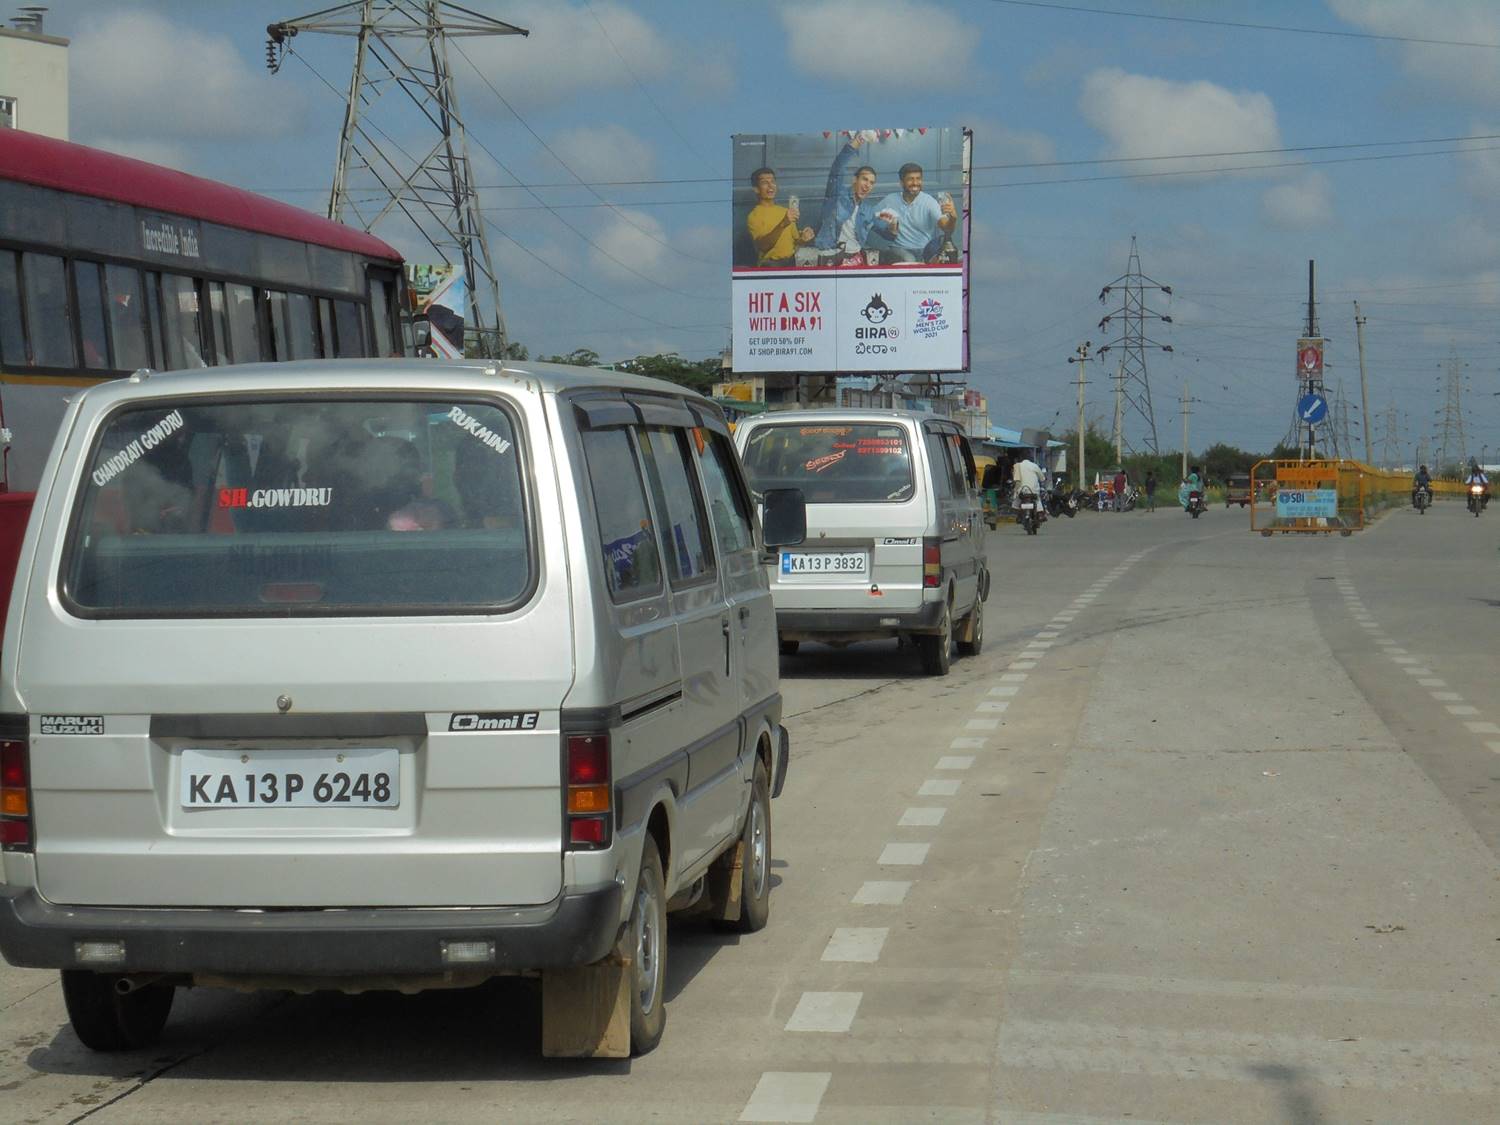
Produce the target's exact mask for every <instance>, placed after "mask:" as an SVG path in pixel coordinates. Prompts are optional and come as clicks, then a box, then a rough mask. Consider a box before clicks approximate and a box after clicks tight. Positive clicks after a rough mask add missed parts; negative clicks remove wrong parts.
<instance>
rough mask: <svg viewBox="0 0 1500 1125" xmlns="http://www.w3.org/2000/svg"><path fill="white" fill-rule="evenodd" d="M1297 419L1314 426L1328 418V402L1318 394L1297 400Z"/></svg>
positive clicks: (1307, 395)
mask: <svg viewBox="0 0 1500 1125" xmlns="http://www.w3.org/2000/svg"><path fill="white" fill-rule="evenodd" d="M1297 417H1299V418H1301V419H1302V420H1303V421H1304V422H1306V423H1307V424H1308V425H1310V426H1316V425H1317V424H1318V423H1319V422H1321V421H1323V419H1324V418H1327V417H1328V400H1327V399H1326V398H1324V397H1323V396H1322V395H1320V394H1306V395H1303V396H1302V397H1301V398H1299V399H1298V400H1297Z"/></svg>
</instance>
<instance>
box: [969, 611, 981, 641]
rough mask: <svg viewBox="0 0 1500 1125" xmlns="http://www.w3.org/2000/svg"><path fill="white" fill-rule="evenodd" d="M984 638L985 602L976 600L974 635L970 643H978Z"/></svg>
mask: <svg viewBox="0 0 1500 1125" xmlns="http://www.w3.org/2000/svg"><path fill="white" fill-rule="evenodd" d="M982 640H984V602H982V601H976V602H975V603H974V636H973V639H972V640H971V641H970V642H969V643H970V644H973V645H977V644H978V643H979V642H980V641H982Z"/></svg>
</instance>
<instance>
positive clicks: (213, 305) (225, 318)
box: [208, 281, 229, 367]
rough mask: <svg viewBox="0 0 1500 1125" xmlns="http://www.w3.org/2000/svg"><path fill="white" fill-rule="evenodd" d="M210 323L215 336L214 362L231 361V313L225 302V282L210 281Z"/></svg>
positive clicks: (223, 362)
mask: <svg viewBox="0 0 1500 1125" xmlns="http://www.w3.org/2000/svg"><path fill="white" fill-rule="evenodd" d="M208 324H209V328H210V329H212V331H213V336H214V363H216V364H218V365H219V366H221V367H222V366H223V365H224V364H226V363H228V362H229V313H228V310H227V309H226V308H225V302H224V283H223V282H222V281H210V282H209V283H208Z"/></svg>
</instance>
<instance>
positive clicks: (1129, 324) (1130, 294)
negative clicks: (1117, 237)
mask: <svg viewBox="0 0 1500 1125" xmlns="http://www.w3.org/2000/svg"><path fill="white" fill-rule="evenodd" d="M1116 289H1118V290H1120V305H1119V307H1118V308H1114V309H1111V310H1110V311H1109V312H1107V313H1105V314H1104V319H1103V320H1101V321H1099V328H1100V330H1101V331H1103V330H1106V329H1108V328H1109V323H1110V321H1112V320H1115V319H1116V318H1118V319H1119V320H1120V321H1121V331H1120V335H1119V336H1117V337H1116V338H1115V339H1113V340H1111V341H1110V342H1109V343H1107V344H1105V345H1104V346H1103V347H1101V348H1100V349H1099V351H1098V354H1099V355H1100V356H1103V355H1104V354H1105V353H1106V352H1108V351H1109V350H1110V349H1112V348H1113V349H1118V350H1120V351H1121V352H1122V355H1121V363H1120V368H1119V374H1118V375H1117V376H1116V379H1117V382H1116V384H1115V395H1116V401H1117V403H1118V404H1119V405H1118V407H1117V409H1116V416H1117V417H1119V418H1120V419H1121V421H1120V423H1119V425H1118V427H1117V429H1118V434H1119V440H1120V441H1121V443H1122V444H1123V445H1124V446H1125V447H1127V448H1129V450H1130V451H1131V452H1132V453H1134V452H1136V451H1137V450H1136V446H1135V444H1134V443H1133V442H1131V441H1130V439H1129V438H1128V437H1126V436H1125V432H1126V426H1125V417H1126V416H1127V415H1138V416H1139V418H1140V421H1141V423H1142V424H1143V427H1144V432H1143V434H1142V437H1141V445H1142V447H1143V448H1144V449H1145V450H1147V451H1149V452H1150V453H1152V454H1155V453H1157V452H1158V450H1157V442H1156V414H1155V413H1154V412H1153V410H1152V409H1151V383H1150V381H1149V379H1148V378H1147V372H1146V349H1148V348H1156V349H1159V350H1161V351H1164V352H1170V351H1171V350H1172V345H1171V344H1158V343H1157V342H1156V341H1155V340H1152V339H1150V338H1149V337H1148V336H1147V335H1146V321H1148V320H1158V321H1161V322H1162V323H1163V324H1171V323H1172V318H1171V316H1169V315H1167V314H1164V313H1159V312H1157V311H1156V310H1154V309H1152V308H1151V307H1150V306H1149V305H1147V304H1146V294H1147V292H1148V291H1151V292H1159V293H1163V294H1165V295H1166V296H1168V297H1170V296H1171V295H1172V287H1171V286H1170V285H1160V284H1158V283H1157V282H1155V281H1152V280H1151V279H1150V278H1149V277H1147V276H1146V275H1145V274H1143V273H1141V256H1140V253H1139V252H1138V251H1137V250H1136V244H1135V235H1131V236H1130V261H1129V262H1128V264H1127V265H1126V267H1125V272H1124V274H1122V275H1121V276H1120V277H1117V278H1116V279H1115V280H1114V281H1111V282H1110V283H1109V284H1108V285H1106V286H1105V287H1104V288H1103V289H1101V290H1100V291H1099V303H1100V304H1101V305H1102V304H1105V303H1106V302H1107V301H1108V300H1109V296H1110V293H1112V292H1113V291H1114V290H1116Z"/></svg>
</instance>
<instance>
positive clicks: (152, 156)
mask: <svg viewBox="0 0 1500 1125" xmlns="http://www.w3.org/2000/svg"><path fill="white" fill-rule="evenodd" d="M89 143H90V144H91V145H92V146H93V147H94V148H102V149H103V150H104V151H105V152H113V153H117V154H118V155H120V156H129V157H133V158H134V159H136V160H144V161H146V162H147V163H148V164H160V165H162V166H163V167H165V168H175V169H177V171H179V172H191V171H192V170H193V169H192V162H191V161H190V160H189V159H188V155H187V150H186V149H185V148H183V147H182V145H178V144H172V143H171V142H170V141H140V140H124V139H121V138H119V137H92V138H90V140H89Z"/></svg>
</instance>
